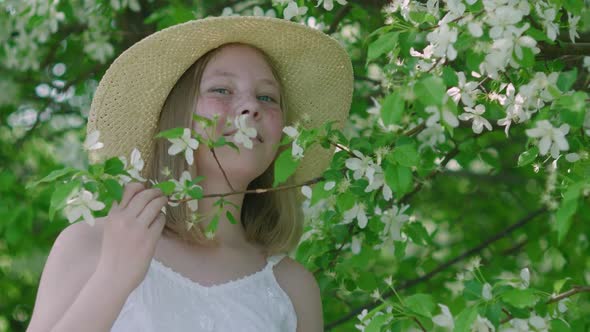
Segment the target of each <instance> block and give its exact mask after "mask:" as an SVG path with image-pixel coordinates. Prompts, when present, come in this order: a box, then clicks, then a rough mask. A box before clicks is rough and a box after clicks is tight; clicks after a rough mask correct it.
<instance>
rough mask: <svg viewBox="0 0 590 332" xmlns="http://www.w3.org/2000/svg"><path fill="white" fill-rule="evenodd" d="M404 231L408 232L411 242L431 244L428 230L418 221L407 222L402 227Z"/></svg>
mask: <svg viewBox="0 0 590 332" xmlns="http://www.w3.org/2000/svg"><path fill="white" fill-rule="evenodd" d="M404 233H406V234H408V236H409V237H410V239H411V240H412V242H414V243H416V244H419V245H427V244H432V240H431V239H430V235H428V231H427V230H426V228H424V225H422V223H420V222H412V223H407V224H406V225H405V227H404Z"/></svg>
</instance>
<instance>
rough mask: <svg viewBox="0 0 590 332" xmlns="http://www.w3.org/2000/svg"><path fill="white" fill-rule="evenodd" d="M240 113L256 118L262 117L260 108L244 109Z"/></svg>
mask: <svg viewBox="0 0 590 332" xmlns="http://www.w3.org/2000/svg"><path fill="white" fill-rule="evenodd" d="M240 115H248V116H249V117H251V118H252V119H254V120H258V119H259V118H260V112H259V111H258V110H250V109H243V110H242V111H241V112H240Z"/></svg>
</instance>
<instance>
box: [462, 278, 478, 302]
mask: <svg viewBox="0 0 590 332" xmlns="http://www.w3.org/2000/svg"><path fill="white" fill-rule="evenodd" d="M464 285H465V288H464V290H463V297H464V298H465V299H466V300H467V301H472V300H479V299H481V295H482V294H481V293H482V290H483V285H482V284H481V283H480V282H479V281H477V280H476V279H471V280H467V281H465V282H464Z"/></svg>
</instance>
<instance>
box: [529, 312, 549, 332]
mask: <svg viewBox="0 0 590 332" xmlns="http://www.w3.org/2000/svg"><path fill="white" fill-rule="evenodd" d="M529 324H530V325H531V326H532V327H534V328H535V329H536V331H539V332H547V331H549V326H548V324H547V321H546V320H545V318H543V317H541V316H539V315H537V314H536V313H533V314H532V315H531V317H529Z"/></svg>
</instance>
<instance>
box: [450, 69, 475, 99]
mask: <svg viewBox="0 0 590 332" xmlns="http://www.w3.org/2000/svg"><path fill="white" fill-rule="evenodd" d="M457 78H458V79H459V83H458V86H456V87H452V88H450V89H449V90H447V94H448V95H449V97H451V99H453V101H454V102H455V104H458V103H459V100H461V101H462V102H463V104H465V105H467V106H470V107H471V106H473V105H474V104H475V102H474V100H473V99H474V98H475V97H476V96H477V94H478V93H479V90H478V89H477V86H478V83H477V82H474V81H472V82H467V79H466V78H465V73H464V72H462V71H460V72H457Z"/></svg>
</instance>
